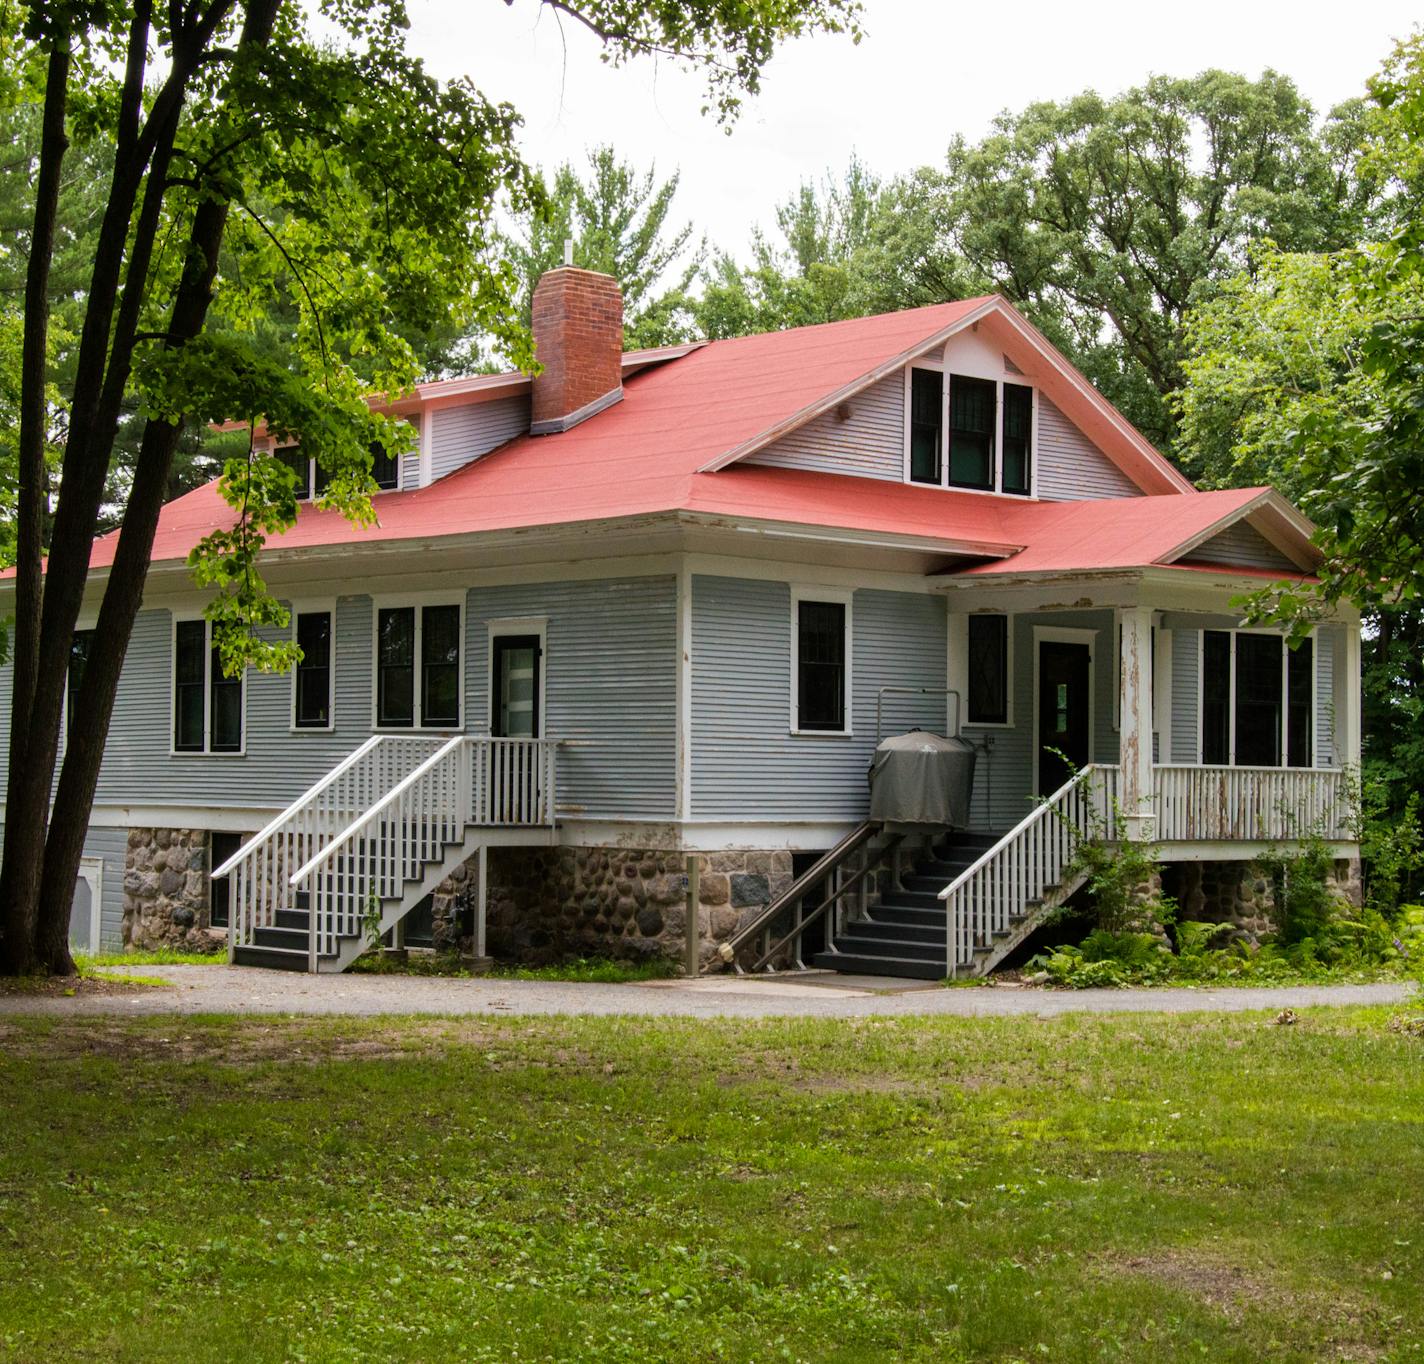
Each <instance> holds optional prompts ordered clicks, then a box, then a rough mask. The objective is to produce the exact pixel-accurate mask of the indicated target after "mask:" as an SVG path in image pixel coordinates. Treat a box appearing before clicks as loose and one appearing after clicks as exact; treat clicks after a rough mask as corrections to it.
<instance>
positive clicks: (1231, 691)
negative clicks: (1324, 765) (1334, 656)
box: [1201, 630, 1315, 767]
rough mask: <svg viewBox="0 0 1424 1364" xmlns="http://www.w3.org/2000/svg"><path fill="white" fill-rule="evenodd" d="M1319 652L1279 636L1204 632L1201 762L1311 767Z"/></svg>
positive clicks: (1306, 642)
mask: <svg viewBox="0 0 1424 1364" xmlns="http://www.w3.org/2000/svg"><path fill="white" fill-rule="evenodd" d="M1314 726H1315V645H1314V641H1313V640H1310V639H1306V640H1303V641H1301V643H1300V644H1299V645H1298V646H1297V647H1296V648H1295V649H1289V648H1287V647H1286V642H1285V640H1284V639H1283V638H1282V637H1281V636H1280V635H1272V634H1265V633H1259V632H1252V631H1244V630H1240V631H1233V630H1204V631H1202V699H1201V760H1202V762H1203V763H1204V764H1206V765H1207V766H1237V767H1280V766H1282V765H1284V766H1286V767H1309V766H1310V765H1311V763H1312V762H1313V761H1314Z"/></svg>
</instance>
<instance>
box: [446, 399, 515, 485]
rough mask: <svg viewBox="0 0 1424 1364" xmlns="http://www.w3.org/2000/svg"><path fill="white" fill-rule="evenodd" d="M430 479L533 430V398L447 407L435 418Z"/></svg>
mask: <svg viewBox="0 0 1424 1364" xmlns="http://www.w3.org/2000/svg"><path fill="white" fill-rule="evenodd" d="M430 421H431V430H430V477H431V480H432V481H433V480H435V479H437V478H444V477H445V475H446V474H450V473H454V471H455V470H456V469H458V468H460V467H461V466H462V465H465V464H468V463H469V462H470V461H471V460H474V459H478V458H479V457H480V456H481V455H484V454H488V453H489V451H491V450H493V449H494V448H495V447H496V446H498V445H503V444H504V443H505V441H507V440H513V439H514V437H515V436H519V435H523V434H524V433H525V432H527V431H528V430H529V395H528V394H527V393H526V394H520V395H519V396H517V397H513V398H494V399H492V400H491V401H489V402H485V403H470V404H469V405H468V406H465V407H443V408H440V409H438V410H437V411H436V412H434V413H433V414H432V415H431V418H430Z"/></svg>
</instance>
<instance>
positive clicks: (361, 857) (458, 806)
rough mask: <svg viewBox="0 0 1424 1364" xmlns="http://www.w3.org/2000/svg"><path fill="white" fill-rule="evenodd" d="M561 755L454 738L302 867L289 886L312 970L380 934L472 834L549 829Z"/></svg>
mask: <svg viewBox="0 0 1424 1364" xmlns="http://www.w3.org/2000/svg"><path fill="white" fill-rule="evenodd" d="M557 748H558V745H557V743H555V742H553V741H550V740H546V739H494V738H486V737H470V736H467V735H457V736H456V737H454V738H452V739H450V740H449V741H447V742H446V743H444V744H443V745H441V746H440V748H438V749H437V750H436V751H435V752H434V753H432V754H431V755H430V756H429V757H428V758H426V760H425V761H424V762H422V763H421V764H420V765H419V766H417V767H415V768H414V769H412V770H411V771H410V772H409V773H407V775H406V776H405V777H404V778H402V779H401V781H399V782H398V783H396V785H395V786H393V787H392V788H391V789H390V790H389V791H387V792H385V793H384V794H383V795H382V796H381V797H380V798H379V799H378V800H377V801H375V802H374V803H373V804H372V805H371V806H370V807H369V808H367V809H365V810H363V811H361V812H360V814H359V815H358V816H357V817H356V818H355V819H353V820H352V821H351V822H350V823H349V824H348V825H347V826H346V828H344V829H342V830H341V831H340V832H339V833H338V834H337V835H336V837H334V838H332V839H331V840H329V841H328V842H326V843H325V844H324V845H323V846H322V847H320V848H319V849H317V850H316V851H315V853H314V854H313V855H312V856H311V857H310V858H308V859H307V860H306V861H305V862H303V863H302V864H301V865H300V866H298V867H296V869H295V870H294V871H293V872H292V873H291V875H290V877H289V880H288V883H289V885H290V886H291V888H292V889H293V890H304V891H306V892H307V895H308V905H309V908H310V910H311V913H310V916H309V918H308V948H307V953H308V960H307V966H308V969H309V970H312V971H315V970H317V969H318V961H319V959H320V958H322V957H329V956H332V955H334V954H335V953H336V951H337V948H338V944H339V943H340V942H341V940H342V939H355V938H360V937H361V936H362V935H363V934H364V933H365V931H366V928H367V923H368V916H369V915H372V914H374V916H375V921H376V923H377V925H378V926H383V924H384V917H383V912H384V911H386V910H388V909H389V908H390V907H391V906H393V905H394V906H395V907H396V908H398V909H403V908H407V907H408V906H406V905H405V901H406V900H407V899H408V898H410V896H411V895H412V894H413V893H414V892H413V891H412V889H411V887H412V885H417V884H418V883H420V881H421V879H422V877H423V876H424V875H425V874H426V872H427V871H428V870H429V869H430V868H431V867H432V866H437V865H439V864H441V863H442V862H443V860H444V859H445V858H446V856H447V854H448V853H449V851H450V850H451V848H452V847H455V846H457V845H459V846H461V847H463V845H464V839H465V831H466V829H467V828H468V827H469V826H471V825H482V826H498V827H521V826H523V827H528V826H537V825H552V824H553V823H554V793H555V789H556V782H555V778H556V773H555V767H554V763H555V754H556V752H557Z"/></svg>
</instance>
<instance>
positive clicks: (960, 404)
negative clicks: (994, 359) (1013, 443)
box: [949, 374, 996, 490]
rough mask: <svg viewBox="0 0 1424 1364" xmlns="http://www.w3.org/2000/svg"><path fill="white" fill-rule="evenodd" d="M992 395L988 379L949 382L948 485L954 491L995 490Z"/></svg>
mask: <svg viewBox="0 0 1424 1364" xmlns="http://www.w3.org/2000/svg"><path fill="white" fill-rule="evenodd" d="M995 407H996V400H995V393H994V383H993V380H991V379H966V378H964V377H963V376H962V375H959V374H954V375H951V376H950V380H949V482H950V485H951V486H952V487H955V488H979V489H984V490H992V488H993V487H994V421H995Z"/></svg>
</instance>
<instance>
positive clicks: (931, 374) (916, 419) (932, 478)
mask: <svg viewBox="0 0 1424 1364" xmlns="http://www.w3.org/2000/svg"><path fill="white" fill-rule="evenodd" d="M943 394H944V376H943V375H941V374H940V372H939V371H938V370H933V369H912V370H911V371H910V479H911V481H912V482H915V483H939V482H940V481H941V472H942V471H941V468H940V445H941V441H940V428H941V426H942V425H943V422H944V404H943Z"/></svg>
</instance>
